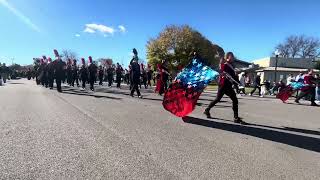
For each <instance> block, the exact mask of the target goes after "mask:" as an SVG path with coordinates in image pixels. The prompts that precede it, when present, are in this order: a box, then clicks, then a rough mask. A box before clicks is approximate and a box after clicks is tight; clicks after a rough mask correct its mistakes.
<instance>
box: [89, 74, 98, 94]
mask: <svg viewBox="0 0 320 180" xmlns="http://www.w3.org/2000/svg"><path fill="white" fill-rule="evenodd" d="M95 79H96V78H95V77H91V78H90V79H89V83H90V90H92V91H93V90H94V81H95Z"/></svg>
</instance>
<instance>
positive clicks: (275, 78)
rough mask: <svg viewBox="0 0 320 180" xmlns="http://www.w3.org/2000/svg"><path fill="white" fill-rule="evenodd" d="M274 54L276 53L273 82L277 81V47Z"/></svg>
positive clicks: (278, 53)
mask: <svg viewBox="0 0 320 180" xmlns="http://www.w3.org/2000/svg"><path fill="white" fill-rule="evenodd" d="M274 54H275V55H276V65H275V68H274V82H275V83H277V70H278V59H279V55H280V52H279V50H278V49H277V50H276V51H275V52H274Z"/></svg>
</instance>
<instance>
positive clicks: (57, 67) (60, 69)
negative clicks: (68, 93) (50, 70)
mask: <svg viewBox="0 0 320 180" xmlns="http://www.w3.org/2000/svg"><path fill="white" fill-rule="evenodd" d="M57 58H58V59H56V60H55V61H54V76H55V78H56V84H57V91H58V92H62V88H61V82H62V81H63V79H64V78H65V68H66V63H65V62H63V61H62V59H61V58H60V57H57Z"/></svg>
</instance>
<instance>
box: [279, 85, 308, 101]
mask: <svg viewBox="0 0 320 180" xmlns="http://www.w3.org/2000/svg"><path fill="white" fill-rule="evenodd" d="M304 87H306V85H305V84H303V83H301V82H292V83H291V84H290V85H288V86H287V87H285V88H284V89H283V90H281V91H280V92H279V93H278V94H277V98H278V99H280V100H282V102H284V103H285V102H286V101H287V100H288V99H289V98H290V97H291V96H292V95H293V94H294V93H295V92H296V91H298V90H302V89H303V88H304Z"/></svg>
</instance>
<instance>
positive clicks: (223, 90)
mask: <svg viewBox="0 0 320 180" xmlns="http://www.w3.org/2000/svg"><path fill="white" fill-rule="evenodd" d="M233 60H234V55H233V53H232V52H228V53H227V54H226V60H224V59H222V61H221V63H220V74H221V75H220V79H219V88H218V93H217V96H216V99H215V100H214V101H212V102H211V103H210V104H209V106H208V107H207V108H206V109H205V111H204V114H205V115H206V116H207V118H211V115H210V109H211V108H213V107H214V106H215V105H216V104H217V103H218V102H220V100H221V98H222V97H223V96H224V95H227V96H229V98H230V99H231V100H232V109H233V113H234V122H235V123H240V124H245V122H244V121H242V120H241V118H240V117H239V114H238V98H237V95H236V93H235V91H234V89H233V87H232V85H233V84H238V83H239V80H238V77H236V73H235V70H234V68H233V66H232V62H233ZM224 61H226V62H224Z"/></svg>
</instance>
